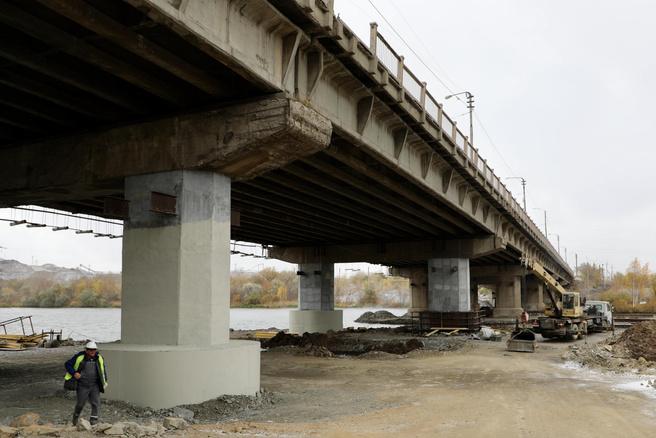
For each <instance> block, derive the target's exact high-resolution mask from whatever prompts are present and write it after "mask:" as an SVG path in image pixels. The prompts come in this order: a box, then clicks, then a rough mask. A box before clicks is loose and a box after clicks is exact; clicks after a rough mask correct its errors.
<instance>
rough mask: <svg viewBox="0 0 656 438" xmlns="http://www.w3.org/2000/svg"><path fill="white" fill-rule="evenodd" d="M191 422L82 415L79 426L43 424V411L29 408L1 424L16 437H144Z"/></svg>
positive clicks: (0, 433)
mask: <svg viewBox="0 0 656 438" xmlns="http://www.w3.org/2000/svg"><path fill="white" fill-rule="evenodd" d="M187 426H188V423H187V421H186V420H185V419H184V418H176V417H167V418H164V419H163V421H162V422H161V423H160V422H156V421H151V422H150V423H148V424H139V423H135V422H131V421H126V422H117V423H113V424H110V423H98V424H95V425H93V426H92V425H91V424H90V423H89V422H88V421H87V420H85V419H83V418H80V420H79V421H78V424H77V426H72V425H58V424H52V423H46V424H42V423H41V421H40V416H39V414H36V413H34V412H28V413H27V414H23V415H21V416H19V417H16V418H14V419H13V420H12V422H11V423H10V424H9V426H3V425H0V438H13V437H23V436H60V437H61V436H66V437H69V436H70V437H76V436H93V435H99V436H122V437H134V438H141V437H146V436H161V435H164V434H166V433H167V432H174V431H179V430H184V429H186V428H187Z"/></svg>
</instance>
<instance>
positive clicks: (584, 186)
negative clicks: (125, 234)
mask: <svg viewBox="0 0 656 438" xmlns="http://www.w3.org/2000/svg"><path fill="white" fill-rule="evenodd" d="M373 4H374V5H375V6H376V7H377V8H378V9H379V10H380V12H381V13H382V14H383V15H384V16H385V18H386V19H387V21H389V23H387V22H386V21H385V20H384V19H383V18H381V16H380V15H379V14H378V12H377V11H376V10H375V9H374V8H373V7H372V6H371V4H370V2H369V1H368V0H336V10H337V11H338V12H339V13H340V14H341V17H342V18H343V19H344V20H345V21H346V22H347V24H348V25H349V26H350V27H351V28H352V29H353V30H354V31H355V32H356V33H357V34H358V35H360V37H361V38H362V39H363V40H364V41H367V42H368V40H369V37H368V35H369V23H370V22H372V21H376V22H377V23H378V24H379V30H380V32H381V33H382V34H383V35H384V36H385V37H386V39H387V40H388V41H390V42H391V43H392V44H393V46H394V47H395V49H396V50H397V52H399V53H401V54H403V55H405V57H406V65H408V66H409V67H410V68H411V69H412V70H413V71H414V72H416V73H417V75H418V76H419V77H420V78H421V79H423V80H425V81H426V82H428V88H429V90H430V91H431V92H432V94H433V95H435V96H437V97H439V99H440V100H442V98H443V97H444V96H445V95H446V94H450V93H451V92H459V91H465V90H467V91H470V92H471V93H473V94H474V95H475V98H476V111H477V113H478V117H479V118H480V119H481V121H482V123H483V126H484V127H485V129H486V130H487V132H488V133H489V136H490V138H491V141H490V139H489V138H487V136H486V134H485V133H484V131H483V129H482V127H481V125H479V124H477V125H476V126H475V133H474V136H475V144H476V146H477V147H478V148H479V150H480V152H481V155H482V156H483V157H486V158H488V161H489V162H490V163H491V165H492V167H493V168H494V169H495V172H496V173H497V175H499V176H500V177H508V176H522V177H524V178H526V179H527V180H528V186H527V191H528V196H527V198H528V199H527V203H528V210H529V213H530V214H531V215H532V216H533V217H534V220H535V222H536V223H537V224H538V225H539V226H540V227H542V226H543V213H542V212H541V211H539V210H535V209H534V208H536V207H539V208H544V209H546V210H547V212H548V229H549V232H550V233H555V234H558V235H559V236H560V245H561V252H562V253H563V255H564V248H567V255H568V260H569V262H570V264H571V265H572V266H573V264H574V253H577V254H578V255H579V263H582V262H584V261H591V262H598V263H608V264H609V267H610V266H611V265H612V266H614V269H615V271H618V270H622V271H623V270H624V269H625V268H626V266H627V265H628V263H629V261H630V260H631V259H632V258H634V257H638V258H639V259H641V260H642V261H647V262H650V263H651V264H652V266H653V265H654V264H655V263H656V257H654V251H653V248H655V247H656V232H655V231H654V222H656V221H655V219H656V202H654V201H653V190H654V186H655V185H654V183H653V182H652V178H653V177H652V174H653V172H654V167H655V162H656V151H655V150H654V147H653V145H652V142H651V139H650V137H649V134H651V132H650V130H651V128H652V125H653V124H654V120H653V119H654V116H653V113H652V109H651V100H652V99H653V98H654V96H655V94H656V84H655V82H654V81H655V79H654V78H656V56H655V50H654V48H655V47H656V32H655V31H654V29H655V28H656V3H655V2H651V1H648V0H626V1H623V2H616V1H613V2H611V1H599V0H595V1H593V0H585V1H584V0H575V1H574V0H568V1H566V0H541V1H538V0H532V1H526V0H440V1H435V0H403V1H402V2H401V1H398V0H373ZM390 23H391V26H390ZM392 27H393V29H395V30H396V31H397V32H398V33H399V34H401V36H402V37H403V39H404V40H405V41H406V42H407V43H408V44H409V45H410V46H411V47H412V49H413V50H414V51H415V52H416V53H417V54H418V55H419V57H420V58H421V60H423V62H424V63H425V64H427V66H428V67H429V68H426V67H425V66H424V65H422V62H421V61H420V60H419V59H418V58H417V57H416V56H415V55H414V54H413V53H412V52H411V50H410V49H408V48H407V47H406V46H405V44H404V43H403V42H402V41H401V40H400V38H398V37H397V36H396V35H395V32H394V30H393V29H392ZM431 70H432V72H431ZM433 73H434V74H435V75H434V74H433ZM435 76H437V77H439V80H438V78H436V77H435ZM440 80H441V81H442V82H444V83H445V84H446V86H447V87H448V88H447V87H445V86H444V85H442V84H441V83H440ZM445 109H446V111H447V113H448V114H449V115H451V116H452V117H454V118H455V119H456V120H458V123H459V124H460V125H461V126H462V125H464V126H467V123H468V119H467V115H466V114H465V113H466V108H465V105H464V104H463V103H461V102H458V101H454V100H453V99H451V100H448V101H445ZM507 184H508V186H509V188H511V189H512V190H513V191H514V192H515V194H516V198H517V199H518V201H520V202H521V186H520V185H519V182H518V181H516V180H508V182H507ZM0 213H1V214H0V217H6V216H7V212H6V211H4V212H3V211H2V210H0ZM18 228H19V227H12V228H10V227H9V226H8V225H7V223H4V222H3V223H0V246H1V247H6V248H7V249H1V248H0V257H2V258H16V259H19V260H21V261H24V262H27V263H29V262H31V260H32V257H35V258H36V259H37V260H38V262H39V263H46V262H52V263H56V264H59V265H64V266H77V265H78V264H80V263H83V264H85V265H91V266H92V267H94V268H95V269H102V270H113V271H118V270H120V257H121V256H120V253H121V240H120V239H116V240H109V239H104V238H94V237H91V236H89V235H75V236H72V235H71V234H64V233H53V232H52V231H50V230H44V229H25V228H22V227H21V228H22V229H18ZM550 237H551V239H552V241H553V242H554V246H555V245H556V236H555V235H552V236H550ZM262 263H263V262H262V260H259V259H250V260H249V259H246V258H233V261H232V265H233V268H241V269H247V270H255V269H259V268H261V267H262ZM264 263H265V264H266V265H269V264H271V265H274V266H276V267H278V268H285V267H287V268H290V269H292V268H293V267H292V266H291V265H286V264H282V263H273V262H264ZM364 269H366V268H364Z"/></svg>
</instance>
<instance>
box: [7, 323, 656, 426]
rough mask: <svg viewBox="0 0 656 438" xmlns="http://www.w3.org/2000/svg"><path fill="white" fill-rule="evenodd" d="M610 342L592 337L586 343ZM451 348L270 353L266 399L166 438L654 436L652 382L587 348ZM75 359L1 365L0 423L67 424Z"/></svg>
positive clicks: (112, 414) (120, 412)
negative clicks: (66, 369) (578, 361)
mask: <svg viewBox="0 0 656 438" xmlns="http://www.w3.org/2000/svg"><path fill="white" fill-rule="evenodd" d="M388 331H389V332H393V331H392V330H388ZM374 335H375V336H380V334H376V331H373V332H372V334H371V336H374ZM606 336H607V335H605V334H599V335H594V336H591V337H590V338H588V342H589V343H593V342H599V341H601V340H602V339H604V338H605V337H606ZM440 338H441V339H447V337H446V336H444V337H440ZM440 338H437V339H440ZM449 338H451V339H454V340H457V342H459V343H460V344H461V345H460V346H459V348H456V349H450V350H442V351H437V350H431V349H425V348H424V349H419V350H415V351H411V352H409V353H407V354H402V355H395V354H364V355H361V356H351V355H333V356H332V357H318V356H314V355H308V354H298V351H294V349H285V348H274V349H271V350H268V351H264V352H263V353H262V356H261V365H262V372H261V379H262V389H263V391H264V392H263V396H260V397H259V399H258V398H251V399H248V398H246V399H241V400H237V399H234V400H233V399H230V398H228V399H225V398H224V399H218V400H214V401H212V402H210V403H207V404H202V405H194V406H186V407H185V408H186V409H188V410H191V411H192V412H194V418H193V419H192V420H191V425H190V427H189V428H188V429H186V430H185V431H184V432H180V431H169V432H166V433H167V434H170V435H180V436H182V435H184V436H190V437H201V436H202V437H208V436H227V437H251V436H253V437H254V436H260V437H261V436H265V437H273V436H285V437H306V436H327V437H355V436H357V437H380V436H390V437H394V438H398V437H401V436H440V437H447V438H448V437H474V436H476V437H480V436H482V437H497V436H507V437H526V436H532V437H550V436H559V435H566V434H567V435H571V434H572V433H575V434H576V435H577V436H578V437H582V438H588V437H590V438H592V437H594V438H599V437H604V436H616V435H620V434H621V435H624V436H631V437H650V436H652V434H653V430H654V428H655V427H656V418H655V417H654V415H653V412H654V409H655V408H656V389H652V392H649V391H647V390H646V388H643V389H640V385H639V384H640V381H642V380H644V379H645V378H646V377H645V376H641V375H635V374H625V375H617V374H606V373H601V372H595V371H592V370H590V369H587V368H582V367H579V366H573V365H572V364H571V363H570V362H566V361H563V359H562V358H561V356H563V354H564V353H565V352H566V351H567V350H568V349H569V347H570V346H571V345H583V344H584V342H585V341H577V342H574V343H563V342H554V341H546V342H544V341H541V340H540V342H539V343H538V349H537V352H536V353H533V354H526V353H511V352H507V351H506V350H505V343H504V342H484V341H477V340H473V339H469V338H468V337H466V336H453V337H449ZM73 351H74V349H70V348H68V349H58V350H34V351H30V352H21V353H4V354H2V355H0V387H2V388H3V391H1V392H0V413H2V414H1V415H0V422H3V423H5V424H6V422H7V421H8V420H9V419H10V417H14V416H15V415H18V414H23V413H25V412H27V411H34V412H36V413H38V414H40V415H41V416H42V418H43V421H44V422H53V423H57V424H63V423H64V422H66V421H67V420H68V417H69V415H70V410H71V409H72V406H73V404H74V400H73V399H72V396H71V395H69V394H66V393H64V392H63V391H62V390H61V367H62V362H63V360H65V359H66V358H67V357H68V356H69V355H70V354H72V352H73ZM108 366H109V367H110V368H109V370H110V373H111V364H108ZM563 406H574V407H575V409H563ZM161 415H168V413H166V412H164V413H162V412H155V411H149V410H144V409H135V408H130V407H128V406H126V405H124V404H120V403H111V402H110V403H105V405H104V407H103V409H102V413H101V416H102V420H103V421H108V422H114V421H132V422H136V423H141V424H148V423H150V422H151V421H153V420H155V421H160V417H159V416H161ZM554 419H557V420H558V421H554ZM591 419H594V423H595V427H590V421H591ZM71 436H76V435H74V434H73V435H71Z"/></svg>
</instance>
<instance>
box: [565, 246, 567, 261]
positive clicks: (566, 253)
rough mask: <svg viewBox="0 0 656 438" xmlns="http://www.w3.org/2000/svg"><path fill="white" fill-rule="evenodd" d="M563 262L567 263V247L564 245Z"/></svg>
mask: <svg viewBox="0 0 656 438" xmlns="http://www.w3.org/2000/svg"><path fill="white" fill-rule="evenodd" d="M565 263H567V247H565Z"/></svg>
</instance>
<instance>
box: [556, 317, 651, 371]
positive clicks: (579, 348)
mask: <svg viewBox="0 0 656 438" xmlns="http://www.w3.org/2000/svg"><path fill="white" fill-rule="evenodd" d="M563 359H565V360H572V361H574V362H578V363H580V364H583V365H588V366H592V367H597V368H602V369H605V370H610V371H617V372H625V371H628V370H631V371H637V372H641V373H642V372H653V370H655V369H656V321H644V322H641V323H640V324H635V325H633V326H631V327H630V328H628V329H626V330H625V331H624V332H623V333H622V334H620V335H617V336H612V337H610V338H608V339H607V340H606V341H605V342H600V343H598V344H589V345H573V346H571V347H570V348H569V351H568V352H567V353H565V354H564V355H563Z"/></svg>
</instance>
